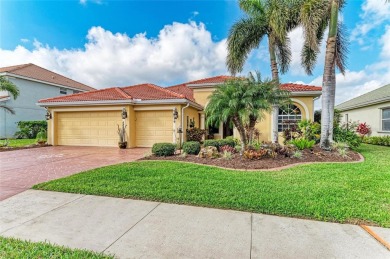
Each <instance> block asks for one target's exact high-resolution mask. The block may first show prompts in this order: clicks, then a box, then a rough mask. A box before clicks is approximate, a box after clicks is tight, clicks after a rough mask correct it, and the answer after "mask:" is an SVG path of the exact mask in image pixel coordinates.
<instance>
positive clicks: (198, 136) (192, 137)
mask: <svg viewBox="0 0 390 259" xmlns="http://www.w3.org/2000/svg"><path fill="white" fill-rule="evenodd" d="M205 135H206V130H202V129H199V128H191V129H188V130H187V141H198V142H202V140H203V136H205Z"/></svg>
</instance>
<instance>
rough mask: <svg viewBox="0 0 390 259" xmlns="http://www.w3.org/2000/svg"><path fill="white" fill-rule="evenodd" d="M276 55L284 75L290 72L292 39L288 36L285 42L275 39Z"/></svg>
mask: <svg viewBox="0 0 390 259" xmlns="http://www.w3.org/2000/svg"><path fill="white" fill-rule="evenodd" d="M275 54H276V59H277V61H278V64H279V69H280V72H281V73H282V74H284V73H286V72H287V71H288V68H289V65H290V62H291V48H290V39H289V38H288V37H287V36H286V38H285V40H284V42H282V41H280V40H279V39H278V38H276V39H275Z"/></svg>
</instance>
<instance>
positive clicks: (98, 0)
mask: <svg viewBox="0 0 390 259" xmlns="http://www.w3.org/2000/svg"><path fill="white" fill-rule="evenodd" d="M87 2H91V3H94V4H99V5H100V4H103V1H102V0H80V1H79V3H80V4H82V5H87Z"/></svg>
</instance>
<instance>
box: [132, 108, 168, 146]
mask: <svg viewBox="0 0 390 259" xmlns="http://www.w3.org/2000/svg"><path fill="white" fill-rule="evenodd" d="M135 117H136V121H135V129H136V130H135V143H136V146H137V147H151V146H153V144H154V143H158V142H169V143H172V142H173V117H172V111H137V112H136V113H135Z"/></svg>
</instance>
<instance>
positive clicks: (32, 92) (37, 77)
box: [0, 64, 95, 137]
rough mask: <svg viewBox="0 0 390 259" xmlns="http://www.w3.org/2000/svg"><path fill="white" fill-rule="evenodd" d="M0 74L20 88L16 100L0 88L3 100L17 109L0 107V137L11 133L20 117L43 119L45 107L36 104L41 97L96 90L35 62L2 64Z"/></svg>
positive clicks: (5, 103) (15, 129) (9, 135)
mask: <svg viewBox="0 0 390 259" xmlns="http://www.w3.org/2000/svg"><path fill="white" fill-rule="evenodd" d="M0 75H3V76H5V77H6V78H7V79H8V80H9V81H11V82H12V83H14V84H15V85H16V86H17V87H18V89H19V91H20V95H19V96H18V98H17V99H16V100H14V99H13V98H12V96H10V95H9V93H8V92H5V91H3V92H0V102H2V104H4V105H7V106H9V107H11V108H12V109H13V110H14V111H15V114H11V113H9V112H6V111H5V110H0V137H12V136H13V135H14V134H15V132H16V131H17V122H19V121H31V120H44V119H45V114H46V110H45V109H44V108H42V107H37V105H36V103H37V102H38V100H40V99H43V98H50V97H54V96H59V95H67V94H74V93H79V92H87V91H91V90H95V89H94V88H92V87H89V86H87V85H84V84H82V83H79V82H76V81H74V80H72V79H70V78H67V77H64V76H62V75H59V74H57V73H54V72H52V71H49V70H47V69H44V68H42V67H39V66H37V65H34V64H24V65H17V66H10V67H2V68H0Z"/></svg>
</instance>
